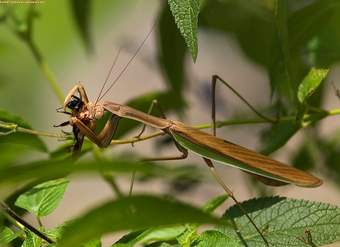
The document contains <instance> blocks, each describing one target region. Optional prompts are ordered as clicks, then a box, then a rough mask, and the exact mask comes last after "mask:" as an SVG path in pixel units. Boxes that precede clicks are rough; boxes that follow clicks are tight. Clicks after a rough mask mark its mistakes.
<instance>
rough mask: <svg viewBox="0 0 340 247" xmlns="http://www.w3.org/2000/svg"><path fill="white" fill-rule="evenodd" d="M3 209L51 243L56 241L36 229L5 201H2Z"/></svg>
mask: <svg viewBox="0 0 340 247" xmlns="http://www.w3.org/2000/svg"><path fill="white" fill-rule="evenodd" d="M0 205H1V209H2V211H4V212H5V215H9V216H10V217H11V218H13V219H15V220H16V221H17V222H19V223H20V224H21V225H23V226H24V227H25V228H27V229H28V230H30V231H31V232H33V233H34V234H35V235H37V236H38V237H40V238H42V239H43V240H45V241H46V242H47V243H49V244H53V243H55V242H54V241H53V240H52V239H50V238H49V237H48V236H46V235H45V234H44V233H42V232H41V231H39V230H38V229H36V228H35V227H34V226H32V225H31V224H29V223H28V222H26V221H25V220H24V219H22V218H21V217H20V216H19V215H17V214H16V213H15V212H14V211H13V210H12V209H11V208H10V207H8V206H7V205H6V204H5V203H4V202H1V203H0Z"/></svg>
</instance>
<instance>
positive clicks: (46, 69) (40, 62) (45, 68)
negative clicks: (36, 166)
mask: <svg viewBox="0 0 340 247" xmlns="http://www.w3.org/2000/svg"><path fill="white" fill-rule="evenodd" d="M24 40H25V42H26V44H27V45H28V47H29V49H30V51H31V52H32V54H33V56H34V58H35V60H36V61H37V63H38V65H39V67H40V69H41V71H42V72H43V74H44V75H45V77H46V79H47V82H48V83H49V84H50V87H51V88H52V90H53V92H54V94H55V95H56V96H57V98H58V100H59V102H60V103H61V104H62V103H63V102H64V99H65V97H64V94H63V92H62V90H61V89H60V87H59V85H58V82H57V80H56V79H55V76H54V73H53V72H52V70H51V69H50V67H49V66H48V63H47V62H46V60H45V59H44V57H43V55H42V54H41V52H40V51H39V49H38V47H37V46H36V45H35V44H34V42H33V40H32V39H24Z"/></svg>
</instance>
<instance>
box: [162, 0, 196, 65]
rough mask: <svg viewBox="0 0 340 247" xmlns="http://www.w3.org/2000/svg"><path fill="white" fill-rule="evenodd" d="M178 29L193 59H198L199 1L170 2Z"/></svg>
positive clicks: (170, 0)
mask: <svg viewBox="0 0 340 247" xmlns="http://www.w3.org/2000/svg"><path fill="white" fill-rule="evenodd" d="M168 3H169V6H170V9H171V12H172V15H173V16H174V18H175V22H176V24H177V27H178V29H179V30H180V32H181V34H182V36H183V37H184V40H185V42H186V44H187V46H188V48H189V50H190V52H191V56H192V59H193V60H194V61H196V58H197V51H198V45H197V25H198V24H197V23H198V14H199V10H200V3H199V1H198V0H168Z"/></svg>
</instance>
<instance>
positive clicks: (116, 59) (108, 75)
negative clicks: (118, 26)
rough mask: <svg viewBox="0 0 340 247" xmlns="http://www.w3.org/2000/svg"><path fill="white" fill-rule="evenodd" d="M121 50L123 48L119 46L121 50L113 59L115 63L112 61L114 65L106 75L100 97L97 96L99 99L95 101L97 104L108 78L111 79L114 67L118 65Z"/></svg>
mask: <svg viewBox="0 0 340 247" xmlns="http://www.w3.org/2000/svg"><path fill="white" fill-rule="evenodd" d="M120 50H121V48H119V50H118V52H117V54H116V56H115V58H114V60H113V63H112V65H111V67H110V70H109V73H107V75H106V78H105V82H104V83H103V86H102V88H101V89H100V92H99V95H98V97H97V99H96V101H95V103H94V104H95V105H96V104H97V102H98V100H99V97H100V96H101V94H102V92H103V90H104V88H105V86H106V83H107V82H108V80H109V78H110V76H111V74H112V71H113V68H114V67H115V65H116V63H117V61H118V58H119V54H120Z"/></svg>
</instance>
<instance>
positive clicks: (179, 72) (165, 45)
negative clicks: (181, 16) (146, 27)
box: [158, 4, 187, 102]
mask: <svg viewBox="0 0 340 247" xmlns="http://www.w3.org/2000/svg"><path fill="white" fill-rule="evenodd" d="M158 46H159V47H158V60H159V64H160V66H161V68H162V72H163V74H164V75H163V76H164V78H165V79H166V81H165V82H166V83H167V84H168V87H169V88H170V90H172V91H173V92H175V94H174V96H175V97H176V98H179V99H181V101H183V97H182V94H183V88H184V87H185V85H186V82H187V78H186V76H185V73H184V69H185V65H184V62H185V61H184V59H185V44H184V42H183V38H182V37H181V34H180V33H179V32H178V29H177V27H176V23H175V22H174V18H173V17H172V15H171V11H170V8H169V6H168V5H167V4H164V7H163V10H162V11H161V14H160V17H159V24H158ZM169 47H173V49H169ZM176 95H177V96H176ZM176 98H175V99H176ZM176 101H177V100H172V102H176Z"/></svg>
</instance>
